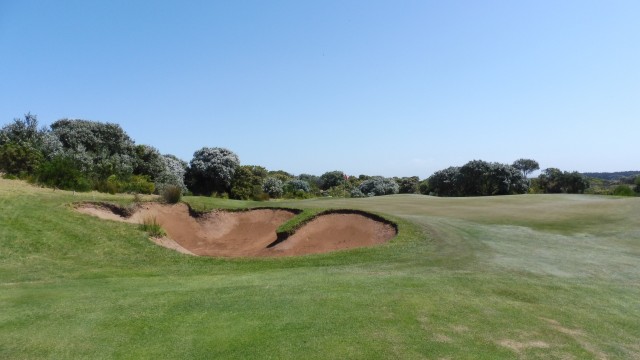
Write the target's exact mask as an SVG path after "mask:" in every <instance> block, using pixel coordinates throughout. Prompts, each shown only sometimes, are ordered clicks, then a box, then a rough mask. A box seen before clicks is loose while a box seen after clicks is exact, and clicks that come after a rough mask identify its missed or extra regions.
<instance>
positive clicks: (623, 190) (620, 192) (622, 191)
mask: <svg viewBox="0 0 640 360" xmlns="http://www.w3.org/2000/svg"><path fill="white" fill-rule="evenodd" d="M613 195H615V196H635V192H634V191H633V190H632V189H631V188H630V187H629V186H628V185H618V186H616V187H615V189H613Z"/></svg>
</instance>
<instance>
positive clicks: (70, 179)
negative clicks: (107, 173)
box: [36, 156, 91, 191]
mask: <svg viewBox="0 0 640 360" xmlns="http://www.w3.org/2000/svg"><path fill="white" fill-rule="evenodd" d="M36 181H37V182H38V183H40V184H43V185H46V186H49V187H55V188H59V189H66V190H75V191H89V190H91V183H90V181H89V180H88V179H87V178H86V177H85V176H84V174H83V173H82V171H80V169H79V166H78V164H77V163H76V162H75V161H74V159H72V158H70V157H65V156H56V157H54V158H53V159H51V160H50V161H47V162H45V163H43V164H42V165H41V166H40V168H39V169H38V171H37V173H36Z"/></svg>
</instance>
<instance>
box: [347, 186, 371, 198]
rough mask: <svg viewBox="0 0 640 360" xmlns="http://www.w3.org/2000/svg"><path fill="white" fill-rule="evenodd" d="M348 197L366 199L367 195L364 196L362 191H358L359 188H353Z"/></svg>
mask: <svg viewBox="0 0 640 360" xmlns="http://www.w3.org/2000/svg"><path fill="white" fill-rule="evenodd" d="M349 195H350V196H351V197H352V198H363V197H367V195H365V194H364V193H363V192H362V191H360V189H359V188H354V189H351V193H349Z"/></svg>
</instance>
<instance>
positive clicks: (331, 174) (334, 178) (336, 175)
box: [320, 170, 345, 190]
mask: <svg viewBox="0 0 640 360" xmlns="http://www.w3.org/2000/svg"><path fill="white" fill-rule="evenodd" d="M344 177H345V175H344V173H343V172H342V171H339V170H335V171H327V172H326V173H324V174H322V175H321V176H320V189H321V190H329V189H330V188H332V187H335V186H340V185H342V184H343V183H344V181H345V178H344Z"/></svg>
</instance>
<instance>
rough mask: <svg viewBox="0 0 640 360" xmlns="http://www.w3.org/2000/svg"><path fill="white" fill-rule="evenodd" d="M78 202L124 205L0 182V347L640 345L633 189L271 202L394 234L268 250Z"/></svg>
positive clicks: (49, 353) (349, 351) (298, 352)
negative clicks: (139, 221) (266, 255)
mask: <svg viewBox="0 0 640 360" xmlns="http://www.w3.org/2000/svg"><path fill="white" fill-rule="evenodd" d="M80 200H86V201H94V200H96V201H120V202H121V203H127V202H129V201H130V199H129V197H126V196H121V197H118V196H112V195H104V194H96V195H93V194H78V195H75V196H74V195H73V194H72V193H69V192H63V191H55V192H53V191H51V190H48V189H38V188H33V187H30V186H27V185H25V184H24V183H22V182H18V181H7V180H0V209H1V210H2V211H1V212H0V308H1V309H3V311H0V358H7V359H11V358H114V357H116V358H122V357H124V358H213V357H223V358H312V359H313V358H316V359H320V358H322V359H326V358H362V359H365V358H366V359H371V358H408V359H411V358H434V359H437V358H456V359H464V358H474V359H475V358H481V359H482V358H485V359H496V358H504V359H513V358H524V359H538V358H539V359H548V358H575V359H598V358H609V359H616V358H618V359H629V358H638V357H640V348H639V347H638V345H637V344H638V343H640V341H638V340H639V339H640V300H639V299H640V267H638V263H640V261H639V260H640V220H639V219H638V216H637V214H638V213H640V201H639V200H640V199H635V198H632V199H616V198H604V197H594V196H566V195H536V196H511V197H500V198H468V199H439V198H431V197H424V196H392V197H380V198H368V199H349V200H345V199H317V200H305V201H291V202H287V201H282V202H275V203H269V205H270V206H273V205H277V206H282V207H296V208H305V209H318V208H354V209H362V210H367V211H372V212H376V213H382V214H385V216H386V217H389V218H391V219H393V220H394V221H396V222H397V223H398V226H399V229H400V234H399V236H398V237H397V238H396V239H394V240H393V241H392V242H391V243H389V244H385V245H382V246H378V247H374V248H366V249H354V250H348V251H341V252H336V253H333V254H324V255H313V256H304V257H297V258H278V259H211V258H198V257H192V256H186V255H182V254H179V253H176V252H173V251H170V250H167V249H164V248H161V247H157V246H155V245H154V244H153V243H151V242H150V241H149V240H148V239H147V237H146V235H145V234H144V233H143V232H141V231H140V230H138V228H137V227H136V226H135V225H132V224H123V223H116V222H110V221H102V220H100V219H97V218H93V217H90V216H86V215H83V214H79V213H75V212H74V211H73V210H72V209H71V207H70V206H68V205H67V204H68V203H71V202H73V201H80ZM186 200H187V201H189V202H190V203H192V205H193V204H195V207H196V209H197V206H198V205H202V206H203V207H207V206H210V207H211V208H213V207H226V208H234V207H235V208H240V207H259V206H264V203H251V202H245V203H238V202H234V201H223V200H218V199H210V198H187V199H186Z"/></svg>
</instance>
